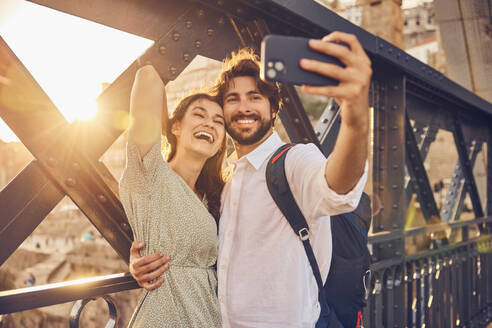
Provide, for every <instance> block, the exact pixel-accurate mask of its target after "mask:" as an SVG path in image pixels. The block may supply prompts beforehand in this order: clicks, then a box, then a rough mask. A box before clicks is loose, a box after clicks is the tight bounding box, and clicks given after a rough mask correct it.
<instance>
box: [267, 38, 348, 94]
mask: <svg viewBox="0 0 492 328" xmlns="http://www.w3.org/2000/svg"><path fill="white" fill-rule="evenodd" d="M308 42H309V39H308V38H301V37H294V36H283V35H267V36H266V37H265V38H264V39H263V41H262V42H261V67H260V77H261V78H262V79H263V80H268V81H272V82H282V83H288V84H295V85H302V84H306V85H314V86H326V85H338V81H337V80H335V79H332V78H330V77H327V76H324V75H320V74H317V73H314V72H310V71H305V70H304V69H302V68H301V66H299V60H300V59H301V58H307V59H315V60H318V61H322V62H327V63H331V64H335V65H339V66H341V67H345V65H343V64H342V62H341V61H340V60H338V58H335V57H333V56H329V55H326V54H323V53H320V52H318V51H315V50H312V49H311V48H310V47H309V44H308Z"/></svg>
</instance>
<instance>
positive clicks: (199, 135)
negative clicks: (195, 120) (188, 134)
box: [195, 131, 214, 143]
mask: <svg viewBox="0 0 492 328" xmlns="http://www.w3.org/2000/svg"><path fill="white" fill-rule="evenodd" d="M195 137H196V138H200V139H208V142H210V143H213V142H214V136H213V135H211V134H210V133H208V132H202V131H201V132H197V133H195Z"/></svg>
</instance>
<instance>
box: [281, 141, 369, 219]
mask: <svg viewBox="0 0 492 328" xmlns="http://www.w3.org/2000/svg"><path fill="white" fill-rule="evenodd" d="M328 160H330V159H329V158H328V159H326V158H325V156H324V155H323V154H322V153H321V151H319V149H318V148H317V147H316V146H315V145H314V144H307V145H303V144H300V145H297V146H295V147H294V148H292V149H291V150H290V151H289V152H288V153H287V157H286V159H285V173H286V176H287V181H288V182H289V186H290V188H291V190H292V193H293V195H294V198H295V199H296V202H297V204H298V205H299V207H300V208H301V211H302V212H303V214H304V216H305V217H306V220H307V221H308V222H309V221H311V222H312V220H316V219H317V218H320V217H322V216H327V215H330V216H332V215H338V214H341V213H346V212H351V211H353V210H354V209H355V208H356V207H357V205H358V204H359V200H360V197H361V195H362V192H363V190H364V186H365V184H366V181H367V171H368V163H367V161H366V164H365V168H364V173H363V174H362V176H361V177H360V179H359V181H358V182H357V184H356V185H355V186H354V188H353V189H352V190H351V191H349V192H348V193H346V194H343V195H342V194H338V193H336V192H335V191H334V190H332V189H331V188H330V187H329V186H328V183H327V182H326V178H325V167H326V163H327V161H328Z"/></svg>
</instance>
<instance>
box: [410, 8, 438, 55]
mask: <svg viewBox="0 0 492 328" xmlns="http://www.w3.org/2000/svg"><path fill="white" fill-rule="evenodd" d="M436 28H437V25H436V14H435V11H434V4H433V2H432V1H429V0H426V1H421V2H420V4H418V5H417V6H416V7H412V8H407V9H404V10H403V35H404V41H405V49H409V48H413V47H415V46H416V45H417V44H422V42H423V41H424V40H428V39H429V38H430V37H432V36H435V34H436ZM436 41H437V40H436Z"/></svg>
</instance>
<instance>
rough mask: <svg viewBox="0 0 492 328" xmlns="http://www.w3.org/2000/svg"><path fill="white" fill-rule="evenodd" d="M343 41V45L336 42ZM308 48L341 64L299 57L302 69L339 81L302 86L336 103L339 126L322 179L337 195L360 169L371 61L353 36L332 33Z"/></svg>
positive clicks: (366, 130)
mask: <svg viewBox="0 0 492 328" xmlns="http://www.w3.org/2000/svg"><path fill="white" fill-rule="evenodd" d="M336 42H343V43H345V44H347V45H348V46H349V47H350V48H347V47H346V46H343V45H340V44H337V43H336ZM309 45H310V47H311V48H312V49H314V50H316V51H319V52H322V53H325V54H328V55H331V56H334V57H337V58H338V59H339V60H340V61H341V62H342V63H343V64H344V65H345V67H340V66H337V65H333V64H328V63H323V62H319V61H315V60H307V59H301V62H300V65H301V67H302V68H303V69H305V70H308V71H312V72H316V73H318V74H322V75H325V76H329V77H331V78H334V79H336V80H338V81H340V83H339V85H338V86H321V87H315V86H303V91H305V92H306V93H310V94H316V95H322V96H326V97H333V98H335V101H336V102H337V103H338V104H339V105H340V111H341V112H340V114H341V119H342V122H341V126H340V131H339V133H338V138H337V141H336V143H335V147H334V149H333V152H332V154H331V156H330V160H329V161H327V164H326V170H325V178H326V182H327V183H328V186H329V187H330V188H331V189H332V190H334V191H335V192H336V193H338V194H346V193H348V192H349V191H350V190H352V188H353V187H354V186H355V185H356V184H357V182H358V181H359V179H360V177H361V176H362V174H363V172H364V166H365V162H366V160H367V154H368V150H367V147H368V141H369V86H370V82H371V76H372V69H371V61H370V59H369V57H368V56H367V55H366V53H365V51H364V49H363V48H362V46H361V44H360V43H359V40H358V39H357V37H355V36H354V35H352V34H347V33H343V32H333V33H331V34H329V35H327V36H325V37H324V38H323V39H322V40H311V41H310V42H309Z"/></svg>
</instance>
